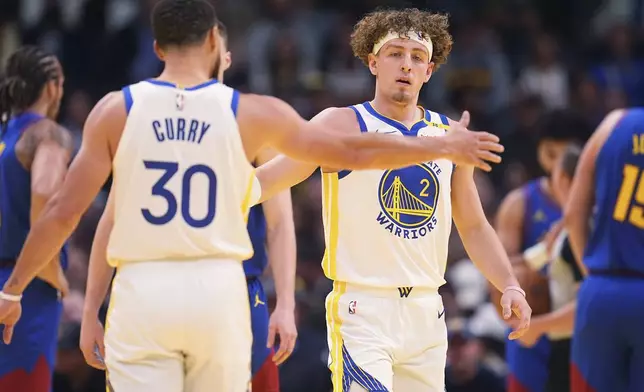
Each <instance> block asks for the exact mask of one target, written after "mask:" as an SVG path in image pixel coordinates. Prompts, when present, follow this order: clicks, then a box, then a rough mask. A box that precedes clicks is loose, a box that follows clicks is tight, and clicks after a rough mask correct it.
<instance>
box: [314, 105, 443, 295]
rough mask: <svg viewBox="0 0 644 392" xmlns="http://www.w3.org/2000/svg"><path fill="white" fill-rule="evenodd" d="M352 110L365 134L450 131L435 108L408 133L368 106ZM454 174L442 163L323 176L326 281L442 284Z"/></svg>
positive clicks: (422, 134)
mask: <svg viewBox="0 0 644 392" xmlns="http://www.w3.org/2000/svg"><path fill="white" fill-rule="evenodd" d="M352 109H353V110H354V111H355V112H356V115H357V117H358V122H359V124H360V128H361V131H363V132H376V133H381V134H392V137H403V136H405V137H440V136H442V135H444V134H445V132H446V131H447V130H448V129H449V123H448V120H447V118H446V117H445V116H443V115H440V114H438V113H434V112H430V111H425V118H424V119H423V120H421V121H419V122H418V123H416V124H415V125H414V126H412V127H411V128H407V127H406V126H405V125H403V124H402V123H400V122H398V121H395V120H392V119H390V118H387V117H385V116H383V115H381V114H379V113H378V112H376V111H375V109H374V108H373V107H372V106H371V105H370V104H369V103H368V102H367V103H364V104H360V105H355V106H352ZM396 135H398V136H396ZM452 171H453V164H452V162H450V161H448V160H443V159H441V160H436V161H433V162H425V163H423V164H419V165H415V166H410V167H407V168H403V169H398V170H385V171H383V170H364V171H353V172H351V171H341V172H338V173H323V174H322V191H323V221H324V229H325V236H326V252H325V255H324V260H323V261H322V267H323V269H324V272H325V274H326V276H327V277H328V278H329V279H333V280H337V281H341V282H347V283H353V284H359V285H366V286H375V287H406V286H421V287H430V288H438V287H439V286H441V285H442V284H444V283H445V280H444V274H445V267H446V262H447V247H448V241H449V236H450V231H451V228H452V208H451V199H450V188H451V186H450V185H451V184H450V182H451V178H452Z"/></svg>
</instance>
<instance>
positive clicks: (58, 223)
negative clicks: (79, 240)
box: [3, 196, 80, 294]
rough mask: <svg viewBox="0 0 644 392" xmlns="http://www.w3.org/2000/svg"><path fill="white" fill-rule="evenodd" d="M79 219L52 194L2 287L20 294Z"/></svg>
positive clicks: (57, 249)
mask: <svg viewBox="0 0 644 392" xmlns="http://www.w3.org/2000/svg"><path fill="white" fill-rule="evenodd" d="M79 220H80V215H72V214H68V213H66V212H65V211H64V208H63V207H61V199H60V197H58V196H54V197H53V199H52V200H51V201H50V202H49V203H47V205H46V206H45V208H44V209H43V211H42V213H41V216H40V217H39V218H38V220H37V221H36V222H35V224H34V225H33V226H32V228H31V231H30V232H29V235H28V236H27V239H26V241H25V244H24V246H23V249H22V252H21V253H20V256H19V257H18V260H17V262H16V265H15V267H14V269H13V272H12V274H11V276H10V277H9V279H8V280H7V283H6V284H5V285H4V288H3V291H4V292H6V293H8V294H21V293H22V292H23V291H24V289H25V288H26V287H27V285H28V284H29V283H30V282H31V281H32V280H33V278H34V277H35V276H36V275H37V274H38V273H39V272H40V271H41V270H42V269H43V267H45V266H46V264H47V263H48V262H49V261H50V260H52V259H53V258H54V257H55V256H56V255H57V254H58V253H59V252H60V247H61V246H62V244H63V243H64V242H65V241H66V240H67V238H69V236H70V235H71V234H72V232H73V231H74V229H75V228H76V226H77V225H78V222H79Z"/></svg>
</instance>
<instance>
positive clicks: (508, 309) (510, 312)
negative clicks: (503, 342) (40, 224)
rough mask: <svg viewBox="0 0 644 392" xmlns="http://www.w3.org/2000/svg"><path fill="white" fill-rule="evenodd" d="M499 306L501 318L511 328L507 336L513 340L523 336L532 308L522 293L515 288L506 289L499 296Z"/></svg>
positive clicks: (528, 325) (527, 326)
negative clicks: (501, 312)
mask: <svg viewBox="0 0 644 392" xmlns="http://www.w3.org/2000/svg"><path fill="white" fill-rule="evenodd" d="M501 307H502V308H503V320H504V321H505V323H506V324H508V325H509V326H510V327H511V328H512V332H511V333H510V335H509V336H508V338H509V339H510V340H515V339H518V338H520V337H521V336H523V334H525V332H526V331H527V330H528V328H529V327H530V318H531V317H532V308H531V307H530V305H528V301H527V300H526V298H525V297H524V296H523V294H521V293H520V292H519V291H517V290H506V291H505V293H504V294H503V296H501Z"/></svg>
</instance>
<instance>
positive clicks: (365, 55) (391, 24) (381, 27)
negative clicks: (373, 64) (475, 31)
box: [351, 8, 452, 69]
mask: <svg viewBox="0 0 644 392" xmlns="http://www.w3.org/2000/svg"><path fill="white" fill-rule="evenodd" d="M448 27H449V20H448V16H447V15H445V14H440V13H434V12H427V11H421V10H419V9H417V8H406V9H402V10H378V11H374V12H371V13H369V14H367V15H366V16H365V17H364V18H362V19H361V20H360V21H359V22H358V23H357V24H356V26H355V28H354V29H353V33H352V34H351V48H352V49H353V54H354V55H355V56H356V57H357V58H359V59H360V60H362V62H363V63H365V65H369V53H371V51H372V50H373V45H374V44H375V43H376V42H377V41H378V40H379V39H381V38H382V37H384V36H385V35H387V34H388V33H389V32H394V33H400V34H407V33H408V32H409V31H415V32H419V33H420V34H421V35H422V36H423V38H424V39H427V38H430V39H431V40H432V44H433V46H434V53H433V54H432V58H431V61H433V62H434V64H436V65H435V67H436V68H435V69H437V68H438V67H439V66H440V65H441V64H445V62H446V61H447V56H448V55H449V52H450V51H451V50H452V36H451V35H450V33H449V31H448Z"/></svg>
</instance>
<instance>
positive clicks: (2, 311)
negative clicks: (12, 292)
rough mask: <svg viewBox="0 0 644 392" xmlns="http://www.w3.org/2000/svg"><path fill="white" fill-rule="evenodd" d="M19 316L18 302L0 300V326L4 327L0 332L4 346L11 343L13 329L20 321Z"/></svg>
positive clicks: (20, 308) (19, 305)
mask: <svg viewBox="0 0 644 392" xmlns="http://www.w3.org/2000/svg"><path fill="white" fill-rule="evenodd" d="M21 315H22V305H21V304H20V302H15V301H6V300H3V299H0V325H4V331H3V332H2V340H3V341H4V344H9V343H11V338H12V337H13V328H14V326H15V325H16V323H17V322H18V320H20V316H21Z"/></svg>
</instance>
